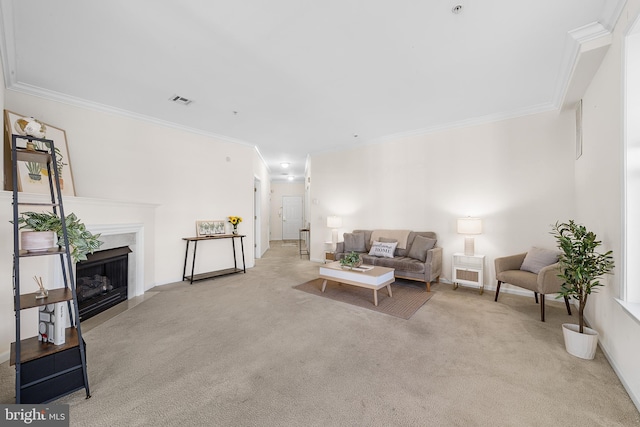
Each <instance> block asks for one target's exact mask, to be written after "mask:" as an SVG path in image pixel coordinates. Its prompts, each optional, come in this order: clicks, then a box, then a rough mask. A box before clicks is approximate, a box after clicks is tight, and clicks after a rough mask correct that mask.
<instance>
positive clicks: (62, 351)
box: [10, 135, 91, 404]
mask: <svg viewBox="0 0 640 427" xmlns="http://www.w3.org/2000/svg"><path fill="white" fill-rule="evenodd" d="M19 140H24V145H25V146H26V145H27V144H26V142H27V141H29V142H34V141H35V142H36V145H37V146H40V147H45V148H46V149H36V150H32V149H27V148H22V147H18V141H19ZM21 142H22V141H21ZM38 143H39V144H38ZM11 162H12V163H11V165H12V180H13V295H14V309H15V314H16V341H15V342H14V343H12V344H11V356H10V364H11V365H15V367H16V403H17V404H20V403H46V402H50V401H52V400H55V399H58V398H59V397H62V396H65V395H67V394H69V393H72V392H74V391H77V390H80V389H82V388H84V389H85V391H86V396H87V399H88V398H89V397H91V393H90V391H89V380H88V377H87V359H86V351H85V350H86V348H85V347H86V345H85V343H84V340H83V339H82V332H81V330H80V316H79V315H78V299H77V295H76V285H75V280H74V277H73V276H74V274H73V264H72V260H71V252H70V250H69V240H68V235H67V227H66V221H65V215H64V208H63V205H62V192H61V188H60V176H59V174H58V165H57V163H56V150H55V145H54V141H52V140H49V139H43V138H35V137H31V136H22V135H12V137H11ZM18 162H30V163H40V164H42V165H46V167H47V176H48V178H49V191H50V195H51V203H33V202H27V203H24V202H19V192H18ZM28 205H29V206H41V207H49V208H51V209H52V210H53V213H54V214H55V215H58V216H59V217H60V221H61V223H62V234H63V241H64V245H63V246H60V247H54V248H51V249H49V250H47V251H43V252H27V251H24V250H20V231H19V224H18V218H19V215H20V208H19V207H20V206H28ZM38 256H58V257H59V259H60V266H61V271H62V278H63V283H64V287H62V288H57V289H49V294H48V296H47V297H46V298H42V299H36V292H33V293H26V294H21V293H20V260H21V259H22V258H28V257H38ZM60 302H66V303H67V310H68V313H69V323H70V325H71V326H70V327H68V328H66V330H65V343H64V344H61V345H55V344H53V343H48V342H41V341H39V340H38V337H37V336H36V337H31V338H26V339H22V338H21V336H20V335H21V332H20V317H21V311H22V310H26V309H30V308H36V307H41V306H44V305H48V304H54V303H60Z"/></svg>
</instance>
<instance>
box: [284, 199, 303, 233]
mask: <svg viewBox="0 0 640 427" xmlns="http://www.w3.org/2000/svg"><path fill="white" fill-rule="evenodd" d="M301 228H302V196H282V240H298V239H299V238H300V229H301Z"/></svg>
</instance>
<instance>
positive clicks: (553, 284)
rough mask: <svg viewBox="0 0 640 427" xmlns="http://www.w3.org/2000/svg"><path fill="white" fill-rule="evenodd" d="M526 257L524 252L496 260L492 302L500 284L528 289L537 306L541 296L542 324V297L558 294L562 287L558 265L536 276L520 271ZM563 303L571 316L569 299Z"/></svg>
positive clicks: (542, 312)
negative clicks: (494, 292)
mask: <svg viewBox="0 0 640 427" xmlns="http://www.w3.org/2000/svg"><path fill="white" fill-rule="evenodd" d="M526 255H527V253H526V252H525V253H521V254H517V255H511V256H506V257H502V258H496V260H495V266H496V279H497V280H498V287H497V288H496V297H495V300H494V301H498V294H499V293H500V285H501V284H502V283H509V284H511V285H514V286H518V287H520V288H524V289H529V290H530V291H533V294H534V296H535V299H536V304H538V294H540V296H541V297H540V320H542V321H543V322H544V296H545V295H546V294H554V293H557V292H560V289H561V287H562V280H561V279H560V278H558V274H559V273H560V269H559V265H558V263H555V264H552V265H548V266H546V267H543V268H542V269H541V270H540V272H539V273H538V274H535V273H531V272H529V271H524V270H520V267H521V266H522V262H523V261H524V258H525V256H526ZM564 302H565V304H566V306H567V313H569V315H571V307H570V306H569V299H568V298H567V297H565V298H564Z"/></svg>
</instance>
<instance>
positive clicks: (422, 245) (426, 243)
mask: <svg viewBox="0 0 640 427" xmlns="http://www.w3.org/2000/svg"><path fill="white" fill-rule="evenodd" d="M435 245H436V239H431V238H429V237H424V236H419V235H418V236H416V238H415V239H414V240H413V243H412V244H411V248H410V249H409V253H408V254H407V256H408V257H409V258H413V259H417V260H419V261H422V262H425V261H426V260H427V251H428V250H429V249H433V247H434V246H435Z"/></svg>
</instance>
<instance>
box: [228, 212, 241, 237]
mask: <svg viewBox="0 0 640 427" xmlns="http://www.w3.org/2000/svg"><path fill="white" fill-rule="evenodd" d="M229 222H230V223H231V226H232V227H233V230H232V233H233V234H238V224H240V223H241V222H242V217H239V216H230V217H229Z"/></svg>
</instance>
